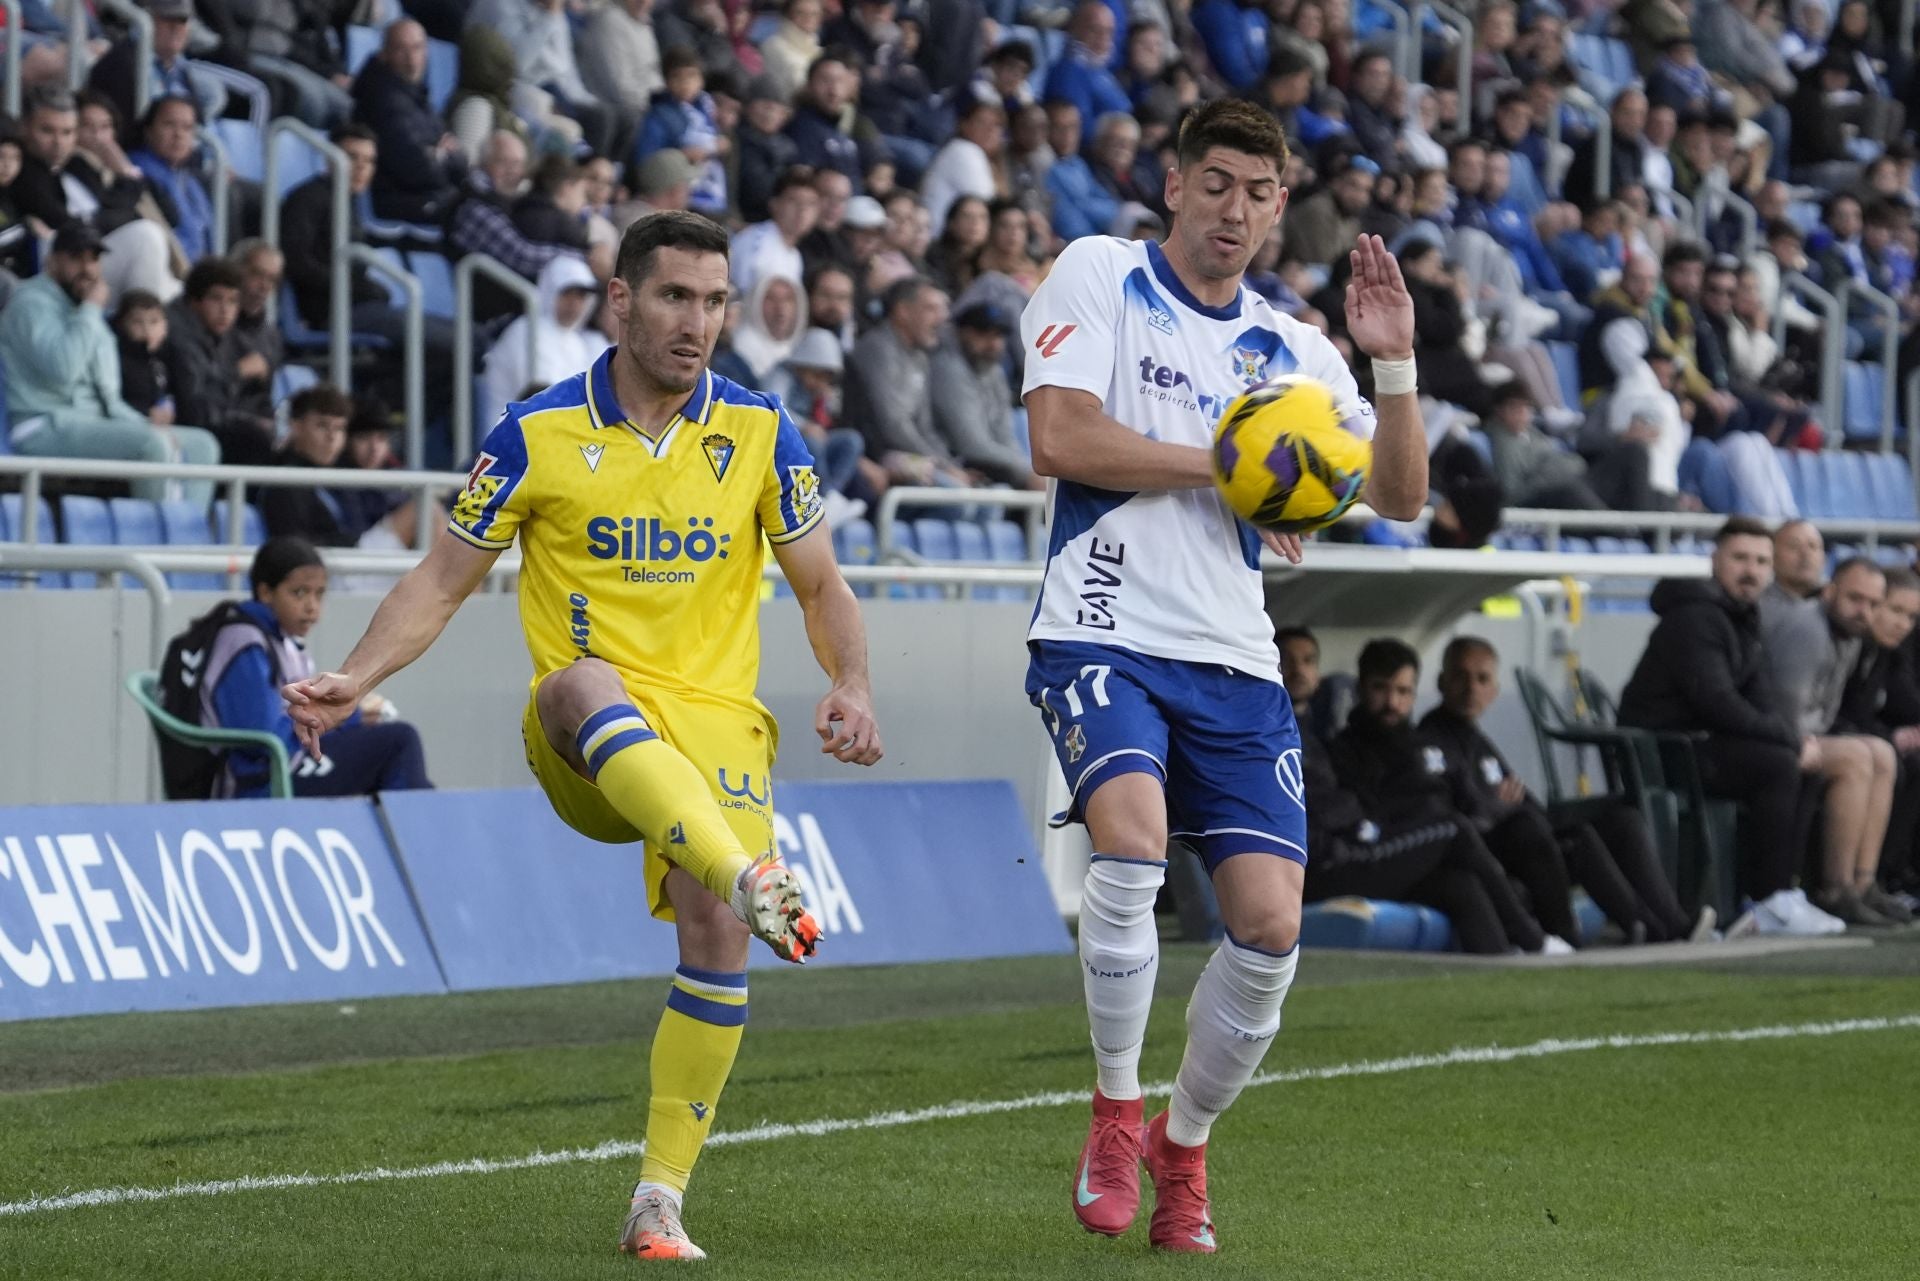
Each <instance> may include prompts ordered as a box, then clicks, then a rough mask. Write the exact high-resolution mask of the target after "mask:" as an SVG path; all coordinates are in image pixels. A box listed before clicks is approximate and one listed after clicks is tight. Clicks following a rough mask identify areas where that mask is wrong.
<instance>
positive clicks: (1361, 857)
mask: <svg viewBox="0 0 1920 1281" xmlns="http://www.w3.org/2000/svg"><path fill="white" fill-rule="evenodd" d="M1359 667H1360V701H1359V702H1358V703H1357V704H1356V705H1355V706H1354V709H1353V711H1352V713H1351V714H1350V715H1349V716H1348V718H1347V727H1346V728H1345V729H1344V730H1342V731H1341V732H1340V734H1339V736H1338V737H1337V738H1335V739H1334V740H1333V743H1332V744H1331V746H1330V747H1329V748H1328V752H1327V756H1328V763H1329V764H1330V765H1331V766H1332V777H1333V779H1334V780H1335V781H1336V782H1337V784H1338V786H1339V788H1340V789H1343V790H1344V791H1345V792H1346V793H1349V794H1350V795H1351V798H1352V803H1349V802H1348V801H1347V799H1346V798H1345V797H1342V796H1340V795H1338V794H1332V793H1326V791H1325V786H1324V784H1325V779H1324V778H1320V779H1319V781H1318V783H1317V784H1316V781H1315V779H1314V778H1308V781H1307V789H1308V790H1307V816H1308V817H1307V822H1308V847H1309V848H1310V849H1312V850H1313V857H1312V858H1311V859H1309V860H1308V863H1307V878H1308V879H1307V891H1306V896H1307V898H1308V899H1309V900H1311V899H1313V898H1315V897H1325V896H1327V895H1332V894H1367V895H1370V896H1373V897H1380V898H1387V897H1395V896H1399V897H1404V898H1406V899H1408V900H1410V901H1412V902H1415V903H1425V904H1426V905H1428V906H1429V907H1433V908H1437V909H1438V910H1440V911H1442V912H1444V913H1446V914H1447V917H1448V919H1449V920H1451V921H1452V922H1453V928H1454V933H1455V934H1456V935H1457V936H1458V938H1459V941H1460V945H1461V947H1462V948H1463V949H1464V950H1466V951H1469V952H1482V953H1490V954H1503V953H1507V952H1511V951H1513V950H1514V949H1515V948H1516V947H1517V948H1518V949H1519V950H1521V951H1524V952H1538V953H1541V954H1543V955H1549V956H1553V955H1561V954H1564V953H1567V952H1570V951H1572V950H1573V948H1572V945H1571V944H1570V943H1568V942H1567V941H1566V940H1565V939H1563V938H1561V937H1559V936H1557V935H1550V934H1548V932H1547V931H1546V930H1545V929H1543V928H1542V927H1541V924H1540V922H1539V921H1538V920H1536V919H1534V917H1533V916H1532V915H1531V914H1529V913H1528V911H1527V909H1526V907H1525V906H1524V905H1523V904H1522V903H1521V902H1520V899H1519V896H1518V895H1516V894H1515V893H1514V889H1513V886H1512V884H1511V883H1509V882H1508V880H1507V874H1506V872H1505V871H1503V870H1502V869H1501V867H1500V864H1499V863H1498V862H1497V861H1496V860H1495V859H1494V857H1493V855H1492V853H1491V852H1489V851H1488V849H1487V846H1486V843H1485V842H1484V841H1483V840H1481V838H1480V835H1479V833H1478V832H1477V831H1476V830H1475V829H1474V826H1473V824H1472V823H1471V822H1470V821H1468V820H1467V819H1466V818H1465V816H1463V815H1462V814H1460V813H1459V811H1457V810H1456V809H1454V807H1453V797H1452V792H1451V789H1450V788H1449V786H1448V784H1447V777H1446V764H1445V761H1444V760H1443V759H1442V758H1441V755H1440V752H1439V750H1438V749H1437V748H1433V747H1430V746H1427V745H1425V744H1422V743H1421V742H1420V741H1419V740H1418V738H1416V737H1415V735H1414V732H1413V725H1412V724H1411V718H1412V714H1413V697H1414V686H1415V683H1416V682H1417V681H1418V679H1419V675H1420V656H1419V655H1418V654H1415V653H1414V652H1413V650H1412V649H1411V648H1410V647H1409V646H1407V645H1406V644H1405V643H1404V642H1401V641H1397V640H1388V639H1382V640H1373V641H1369V642H1367V645H1366V647H1365V648H1364V649H1362V650H1361V651H1360V663H1359ZM1303 738H1304V736H1303ZM1305 751H1306V749H1305V747H1304V746H1303V747H1302V758H1301V763H1302V770H1303V774H1304V772H1305V770H1306V768H1307V765H1308V762H1307V760H1306V757H1305ZM1314 771H1315V774H1316V775H1318V774H1319V773H1320V772H1321V771H1320V769H1319V766H1318V765H1317V764H1316V765H1315V766H1314ZM1316 795H1319V796H1320V797H1321V799H1320V800H1319V801H1318V802H1316V799H1315V797H1316ZM1316 809H1318V810H1320V811H1321V813H1320V815H1319V816H1318V817H1316V815H1315V811H1316ZM1356 814H1357V815H1359V816H1360V821H1359V824H1358V826H1348V827H1346V830H1344V831H1343V830H1341V829H1340V828H1338V827H1332V826H1329V827H1327V828H1326V829H1325V830H1324V831H1323V832H1322V833H1321V834H1320V836H1319V837H1318V838H1316V836H1315V833H1314V829H1313V824H1314V823H1316V822H1319V823H1323V824H1343V825H1344V824H1346V823H1347V821H1348V820H1350V819H1351V818H1353V816H1354V815H1356ZM1435 850H1438V855H1437V857H1436V856H1435V854H1434V851H1435ZM1429 859H1431V862H1430V863H1429V862H1427V860H1429ZM1316 864H1318V865H1319V867H1318V869H1317V871H1316V866H1315V865H1316ZM1410 878H1411V879H1410Z"/></svg>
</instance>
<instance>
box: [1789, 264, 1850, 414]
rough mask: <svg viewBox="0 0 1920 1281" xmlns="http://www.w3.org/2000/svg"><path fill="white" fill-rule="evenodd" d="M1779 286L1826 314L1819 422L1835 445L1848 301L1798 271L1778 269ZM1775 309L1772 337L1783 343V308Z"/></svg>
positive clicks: (1841, 403) (1821, 348) (1822, 346)
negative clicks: (1843, 300) (1842, 299)
mask: <svg viewBox="0 0 1920 1281" xmlns="http://www.w3.org/2000/svg"><path fill="white" fill-rule="evenodd" d="M1780 288H1781V290H1782V291H1784V292H1791V293H1793V294H1795V295H1797V296H1798V297H1799V298H1800V299H1801V300H1802V301H1805V302H1811V303H1813V304H1815V305H1816V306H1818V307H1819V309H1820V310H1821V312H1823V313H1824V314H1825V316H1826V322H1825V323H1824V324H1823V325H1822V326H1821V329H1820V414H1821V426H1823V427H1825V428H1826V434H1827V447H1828V448H1830V449H1838V448H1839V447H1840V437H1841V435H1842V432H1841V430H1840V424H1841V422H1842V421H1843V420H1842V418H1841V416H1840V414H1841V409H1842V407H1843V406H1844V404H1845V400H1844V394H1845V391H1844V386H1843V383H1842V378H1843V375H1844V374H1845V371H1846V360H1847V305H1846V304H1845V303H1843V302H1841V301H1840V299H1839V298H1838V297H1836V296H1835V295H1833V294H1830V293H1828V292H1827V291H1826V290H1824V289H1822V288H1821V287H1820V286H1819V285H1816V284H1814V283H1813V281H1811V280H1809V279H1807V277H1806V276H1804V275H1802V274H1801V273H1800V272H1797V271H1788V272H1783V273H1781V276H1780ZM1777 311H1778V314H1776V315H1775V316H1774V321H1773V325H1774V335H1773V337H1774V341H1775V342H1777V343H1782V344H1784V342H1785V337H1786V323H1787V322H1786V308H1784V307H1781V308H1778V309H1777Z"/></svg>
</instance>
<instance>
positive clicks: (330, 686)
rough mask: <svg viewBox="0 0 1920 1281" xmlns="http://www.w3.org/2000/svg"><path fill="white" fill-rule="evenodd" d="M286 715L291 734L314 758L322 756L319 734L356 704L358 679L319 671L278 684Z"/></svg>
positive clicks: (335, 723)
mask: <svg viewBox="0 0 1920 1281" xmlns="http://www.w3.org/2000/svg"><path fill="white" fill-rule="evenodd" d="M280 695H281V697H282V698H285V699H286V700H287V715H289V716H291V717H292V718H293V736H294V737H295V738H297V739H299V740H300V746H302V747H304V748H305V749H306V751H307V755H308V756H310V757H312V758H313V759H314V760H316V761H317V760H321V759H323V757H324V756H325V753H323V752H322V751H321V750H320V736H321V735H322V734H325V733H326V732H327V731H328V730H330V729H333V728H335V727H336V726H338V725H339V724H340V723H341V722H343V721H345V720H346V719H347V718H348V717H349V716H351V715H353V710H354V708H356V707H358V706H360V682H359V681H358V680H356V679H354V678H353V677H352V676H349V675H347V674H346V673H345V672H322V673H320V674H319V675H318V676H315V677H312V678H310V679H308V680H304V681H295V682H293V684H291V685H282V686H281V687H280Z"/></svg>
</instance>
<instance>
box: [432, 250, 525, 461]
mask: <svg viewBox="0 0 1920 1281" xmlns="http://www.w3.org/2000/svg"><path fill="white" fill-rule="evenodd" d="M476 273H478V274H479V275H482V276H485V277H486V278H487V279H488V280H491V281H492V282H493V283H494V284H496V285H499V286H500V287H501V288H502V289H505V290H507V291H508V292H510V293H513V294H515V295H517V296H518V297H519V299H520V302H521V306H522V309H523V310H524V311H525V312H526V316H527V374H528V376H529V377H531V376H533V374H534V371H536V370H537V369H539V367H540V361H539V356H540V342H539V329H540V291H539V289H537V288H535V287H534V284H533V282H532V281H531V280H528V279H527V278H526V277H524V276H522V275H520V273H518V272H516V271H515V270H514V269H513V268H511V267H509V266H507V264H505V263H503V262H501V261H500V260H499V259H498V258H494V257H491V256H489V255H487V254H468V255H467V256H466V257H464V258H462V259H461V260H460V262H459V264H458V265H456V266H455V267H454V269H453V460H454V462H456V463H462V462H465V461H466V460H467V459H469V458H471V457H473V277H474V275H475V274H476Z"/></svg>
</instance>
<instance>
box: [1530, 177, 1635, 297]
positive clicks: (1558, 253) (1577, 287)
mask: <svg viewBox="0 0 1920 1281" xmlns="http://www.w3.org/2000/svg"><path fill="white" fill-rule="evenodd" d="M1624 215H1625V210H1624V209H1622V208H1621V205H1620V203H1619V201H1617V200H1608V201H1603V202H1601V203H1600V204H1597V205H1594V206H1593V207H1592V208H1590V209H1588V210H1587V211H1586V212H1585V213H1584V214H1582V215H1581V216H1580V225H1579V226H1578V227H1576V228H1574V229H1573V230H1572V231H1565V232H1562V233H1560V234H1559V235H1558V236H1555V237H1554V238H1553V244H1552V245H1550V246H1549V247H1548V250H1547V252H1548V254H1549V255H1550V256H1551V257H1552V258H1553V265H1554V267H1555V268H1556V269H1557V270H1558V271H1559V272H1560V281H1561V283H1562V284H1564V285H1566V287H1567V292H1568V293H1570V294H1572V295H1573V296H1574V297H1575V298H1576V299H1578V300H1579V301H1581V302H1583V303H1584V302H1590V301H1591V300H1592V298H1593V296H1594V294H1596V293H1598V292H1599V291H1600V290H1602V289H1608V288H1611V287H1612V286H1613V285H1614V284H1615V283H1616V282H1617V281H1618V280H1619V279H1620V272H1621V271H1622V270H1623V269H1624V268H1625V267H1626V265H1627V248H1626V241H1625V240H1623V239H1622V238H1621V235H1620V232H1621V228H1622V227H1623V226H1624Z"/></svg>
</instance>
